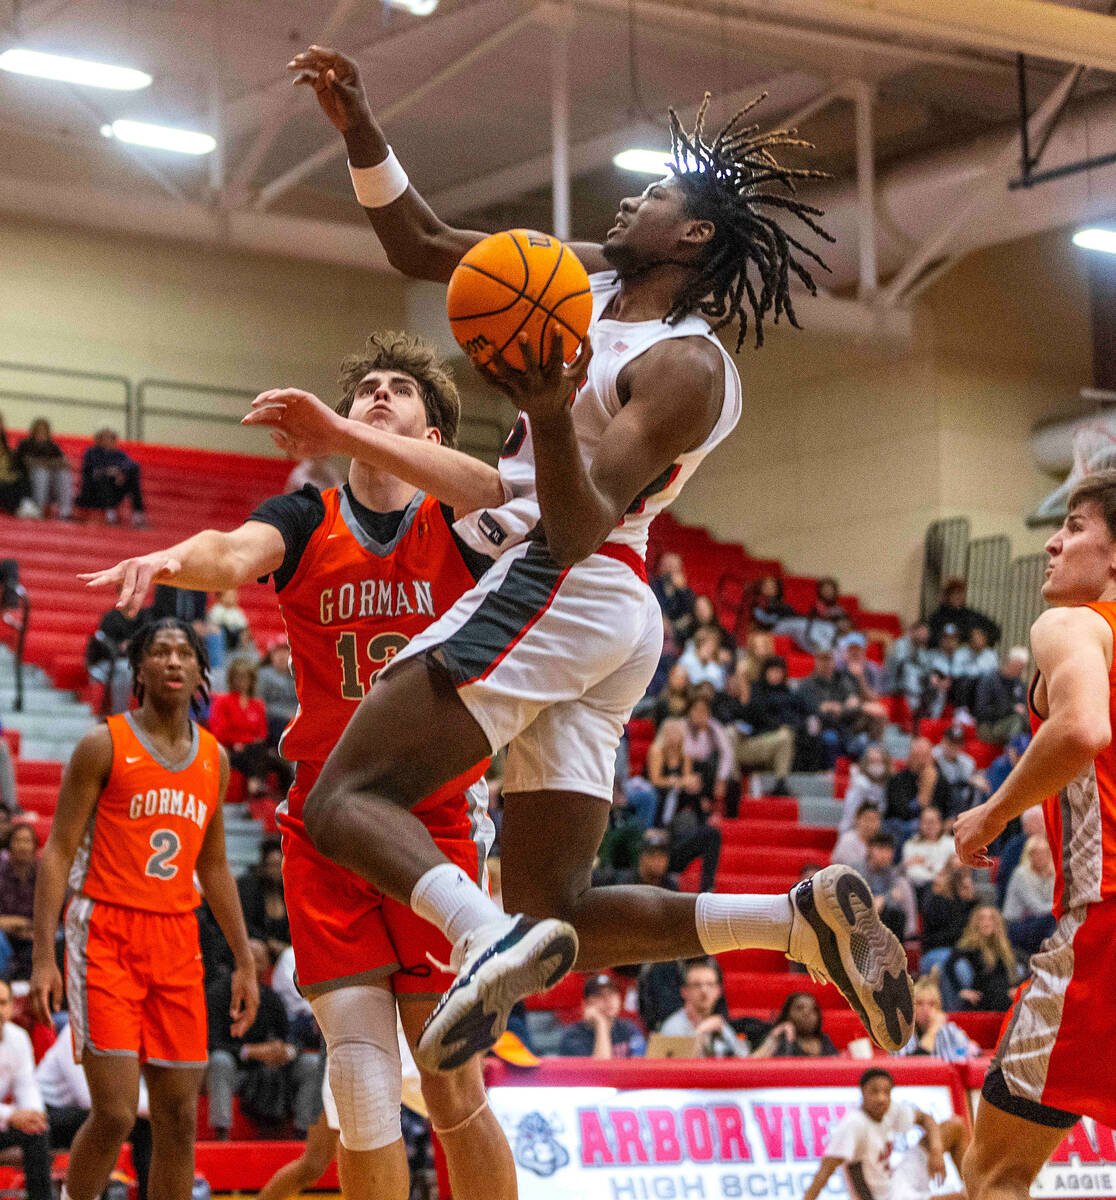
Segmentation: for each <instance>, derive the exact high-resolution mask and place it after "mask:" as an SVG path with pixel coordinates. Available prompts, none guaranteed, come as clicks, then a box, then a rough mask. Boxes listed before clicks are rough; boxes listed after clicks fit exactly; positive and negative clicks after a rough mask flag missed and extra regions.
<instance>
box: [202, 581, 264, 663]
mask: <svg viewBox="0 0 1116 1200" xmlns="http://www.w3.org/2000/svg"><path fill="white" fill-rule="evenodd" d="M205 619H206V620H207V621H208V622H209V623H210V625H215V626H216V627H217V628H218V629H219V630H220V631H221V635H222V636H223V637H224V639H225V652H226V654H237V653H243V652H244V651H246V650H248V649H250V648H251V647H250V643H251V641H252V635H251V633H250V632H249V629H248V617H247V614H246V613H245V612H244V609H242V608H241V607H240V603H239V601H238V599H237V591H236V588H226V589H225V590H224V591H223V592H218V593H217V603H216V604H214V605H213V606H212V607H211V608H210V610H209V611H208V612H207V613H206V614H205ZM222 661H224V659H222Z"/></svg>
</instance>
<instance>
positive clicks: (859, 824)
mask: <svg viewBox="0 0 1116 1200" xmlns="http://www.w3.org/2000/svg"><path fill="white" fill-rule="evenodd" d="M879 832H880V810H879V809H878V808H877V807H876V806H875V805H874V804H873V803H872V801H871V800H864V801H862V802H861V804H860V807H859V808H858V809H857V810H856V814H855V816H854V817H853V823H852V828H850V829H846V830H845V831H844V833H842V834H841V836H840V837H839V838H838V839H837V844H836V845H835V846H834V847H833V854H832V855H831V856H830V860H829V861H830V862H835V863H843V864H844V865H845V866H846V867H852V868H853V869H854V870H857V871H860V872H862V873H863V872H864V870H865V869H866V868H867V866H868V847H869V845H871V842H872V839H873V838H874V837H875V836H876V834H877V833H879Z"/></svg>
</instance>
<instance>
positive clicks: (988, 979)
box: [944, 904, 1019, 1012]
mask: <svg viewBox="0 0 1116 1200" xmlns="http://www.w3.org/2000/svg"><path fill="white" fill-rule="evenodd" d="M1018 973H1019V970H1018V965H1017V963H1016V959H1015V951H1014V950H1012V948H1011V941H1010V940H1009V939H1008V935H1007V929H1006V928H1005V927H1004V918H1003V917H1002V916H1001V914H1000V911H999V909H997V908H993V907H992V905H990V904H982V905H980V906H979V907H977V908H976V909H974V910H973V912H972V914H971V915H970V917H969V921H968V924H967V925H966V926H965V932H964V933H963V934H962V935H961V938H960V940H959V941H958V943H957V945H956V946H955V947H954V949H953V953H952V954H951V955H950V956H949V958H948V959H947V960H946V965H945V972H944V975H945V978H947V979H948V980H949V982H950V984H951V985H952V987H953V988H954V990H955V991H956V993H957V996H958V998H959V1000H960V1002H961V1003H960V1010H961V1011H962V1012H1007V1010H1008V1009H1009V1008H1010V1007H1011V996H1012V992H1013V991H1014V989H1015V984H1016V979H1017V976H1018Z"/></svg>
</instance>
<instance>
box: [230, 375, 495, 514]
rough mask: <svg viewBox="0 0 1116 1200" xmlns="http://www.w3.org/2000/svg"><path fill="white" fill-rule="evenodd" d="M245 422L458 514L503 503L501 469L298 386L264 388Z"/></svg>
mask: <svg viewBox="0 0 1116 1200" xmlns="http://www.w3.org/2000/svg"><path fill="white" fill-rule="evenodd" d="M241 424H243V425H267V426H269V427H270V428H271V429H273V430H274V431H275V432H274V433H273V434H272V438H273V440H274V441H275V444H276V445H277V446H279V447H280V448H281V449H283V450H285V451H287V452H288V453H289V454H292V455H293V456H294V457H296V458H319V457H321V456H322V455H326V454H345V455H347V456H348V457H350V458H353V459H355V460H356V461H357V462H362V463H367V464H368V465H369V466H372V467H378V468H380V469H381V470H384V471H388V472H390V473H391V474H392V475H395V476H396V477H397V478H399V479H402V480H404V481H405V482H406V483H410V484H413V485H414V486H415V487H416V488H420V489H421V490H422V491H424V492H427V493H429V494H430V495H431V496H434V497H435V498H436V499H438V500H440V501H441V502H442V503H443V504H448V505H449V506H450V507H451V508H452V509H453V510H454V512H455V513H456V514H457V515H458V516H464V515H465V514H466V513H470V512H473V511H474V510H476V509H478V508H495V507H496V506H497V505H500V504H503V502H504V498H505V497H504V488H503V485H502V484H501V482H500V473H499V471H497V470H496V469H495V468H494V467H490V466H489V465H488V464H487V463H484V462H481V461H480V459H479V458H473V457H472V455H469V454H463V453H462V452H461V451H460V450H453V449H451V448H450V447H449V446H443V445H441V444H440V443H439V442H433V441H429V440H427V439H426V438H414V437H404V436H403V435H401V434H398V433H389V432H388V431H387V430H385V429H377V428H376V427H375V426H373V425H366V424H365V423H364V422H363V421H354V420H352V419H351V418H349V417H342V416H340V415H339V414H338V413H336V412H334V410H333V409H332V408H330V407H329V406H328V405H327V404H323V403H322V401H321V400H319V399H318V398H317V396H313V395H311V394H310V393H309V392H303V391H300V390H299V389H298V388H277V389H275V390H273V391H270V392H261V393H260V395H258V396H257V397H256V398H255V400H253V401H252V411H251V412H250V413H248V415H247V416H246V417H244V418H243V419H242V421H241Z"/></svg>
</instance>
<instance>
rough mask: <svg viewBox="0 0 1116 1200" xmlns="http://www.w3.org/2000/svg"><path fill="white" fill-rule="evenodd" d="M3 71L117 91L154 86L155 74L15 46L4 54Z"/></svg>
mask: <svg viewBox="0 0 1116 1200" xmlns="http://www.w3.org/2000/svg"><path fill="white" fill-rule="evenodd" d="M0 70H4V71H12V72H14V73H15V74H17V75H35V76H37V77H38V78H40V79H54V80H57V81H58V82H59V83H80V84H83V85H84V86H85V87H98V88H111V89H112V90H113V91H116V92H136V91H139V89H140V88H145V87H150V85H151V76H150V75H148V74H147V72H146V71H137V70H136V69H135V68H134V67H114V66H111V65H110V64H108V63H96V62H88V61H86V60H85V59H84V58H67V57H66V56H64V55H61V54H44V53H42V52H41V51H39V50H24V49H21V48H18V47H16V48H13V49H11V50H5V51H4V53H3V54H0Z"/></svg>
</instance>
